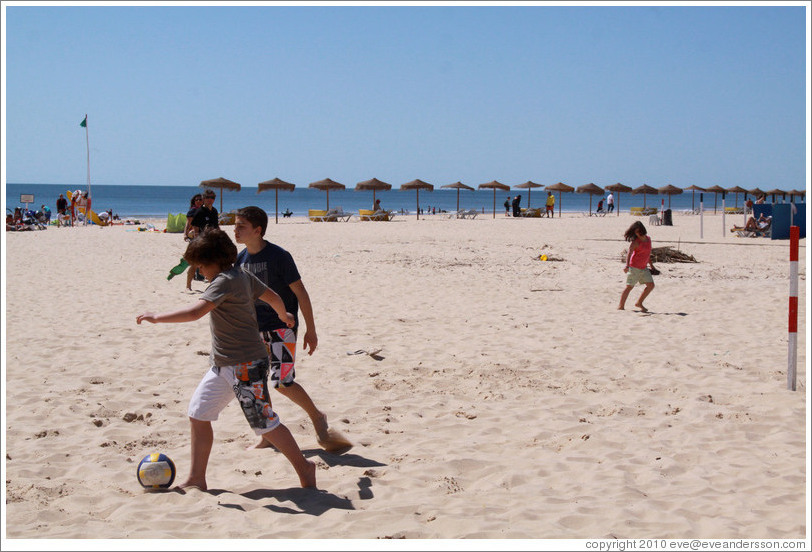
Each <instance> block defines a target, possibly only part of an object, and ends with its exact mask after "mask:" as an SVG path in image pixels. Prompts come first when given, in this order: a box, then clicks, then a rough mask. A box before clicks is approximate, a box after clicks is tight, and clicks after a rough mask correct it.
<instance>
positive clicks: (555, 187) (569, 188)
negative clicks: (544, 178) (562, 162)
mask: <svg viewBox="0 0 812 552" xmlns="http://www.w3.org/2000/svg"><path fill="white" fill-rule="evenodd" d="M544 189H545V190H552V191H554V192H558V218H561V192H568V193H569V192H574V191H575V188H573V187H572V186H567V185H566V184H564V183H563V182H559V183H558V184H550V185H549V186H546V187H545V188H544ZM553 214H555V213H553Z"/></svg>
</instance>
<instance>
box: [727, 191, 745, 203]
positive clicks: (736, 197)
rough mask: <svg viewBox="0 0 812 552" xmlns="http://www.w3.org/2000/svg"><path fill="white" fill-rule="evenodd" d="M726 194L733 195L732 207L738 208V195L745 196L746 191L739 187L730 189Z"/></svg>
mask: <svg viewBox="0 0 812 552" xmlns="http://www.w3.org/2000/svg"><path fill="white" fill-rule="evenodd" d="M727 192H728V193H731V194H734V196H733V207H738V206H739V194H746V193H747V190H745V189H744V188H742V187H741V186H733V187H732V188H728V189H727Z"/></svg>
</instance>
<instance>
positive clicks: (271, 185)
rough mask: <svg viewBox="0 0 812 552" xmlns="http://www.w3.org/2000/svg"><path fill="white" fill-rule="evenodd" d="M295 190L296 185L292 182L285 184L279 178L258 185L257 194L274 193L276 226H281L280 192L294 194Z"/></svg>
mask: <svg viewBox="0 0 812 552" xmlns="http://www.w3.org/2000/svg"><path fill="white" fill-rule="evenodd" d="M295 189H296V184H291V183H290V182H285V181H284V180H280V179H278V178H274V179H273V180H266V181H265V182H260V183H259V184H257V193H260V192H264V191H265V190H273V191H274V196H275V201H274V216H275V217H276V224H279V190H285V191H288V192H292V191H293V190H295Z"/></svg>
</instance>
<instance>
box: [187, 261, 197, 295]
mask: <svg viewBox="0 0 812 552" xmlns="http://www.w3.org/2000/svg"><path fill="white" fill-rule="evenodd" d="M195 268H196V267H195V266H194V265H192V264H190V265H189V268H187V269H186V289H188V290H191V289H192V280H193V279H194V277H195Z"/></svg>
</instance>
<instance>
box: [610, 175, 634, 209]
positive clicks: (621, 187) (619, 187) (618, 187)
mask: <svg viewBox="0 0 812 552" xmlns="http://www.w3.org/2000/svg"><path fill="white" fill-rule="evenodd" d="M606 189H607V190H609V191H610V192H617V209H616V210H617V216H620V192H631V191H632V187H631V186H626V185H625V184H621V183H620V182H618V183H617V184H609V185H608V186H607V187H606Z"/></svg>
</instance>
